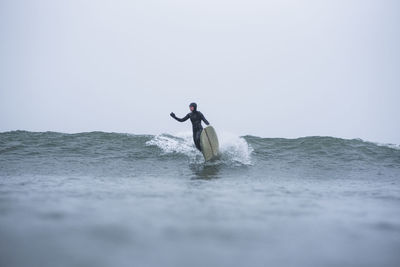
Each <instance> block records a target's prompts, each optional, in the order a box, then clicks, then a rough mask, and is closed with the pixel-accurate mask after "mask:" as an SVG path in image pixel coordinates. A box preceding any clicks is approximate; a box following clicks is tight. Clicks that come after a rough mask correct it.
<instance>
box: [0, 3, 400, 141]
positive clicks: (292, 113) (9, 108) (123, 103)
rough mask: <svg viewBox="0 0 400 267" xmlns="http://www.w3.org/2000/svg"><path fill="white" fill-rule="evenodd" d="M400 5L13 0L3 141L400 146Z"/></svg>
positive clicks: (0, 116) (4, 71)
mask: <svg viewBox="0 0 400 267" xmlns="http://www.w3.org/2000/svg"><path fill="white" fill-rule="evenodd" d="M399 47H400V1H397V0H393V1H391V0H375V1H368V0H332V1H331V0H327V1H322V0H315V1H306V0H293V1H282V0H276V1H268V0H263V1H261V0H260V1H255V0H246V1H235V0H158V1H155V0H142V1H119V0H117V1H116V0H112V1H111V0H110V1H99V0H93V1H82V0H79V1H71V0H68V1H56V0H49V1H30V0H26V1H19V0H9V1H6V0H0V131H8V130H16V129H23V130H32V131H46V130H51V131H62V132H81V131H94V130H101V131H115V132H130V133H137V134H141V133H152V134H157V133H162V132H167V133H175V132H180V131H190V130H191V126H190V123H189V122H186V123H182V124H179V123H178V122H176V121H174V120H173V119H172V118H170V117H169V113H170V112H171V111H174V112H175V113H176V114H177V115H178V116H181V117H182V116H184V115H185V114H186V113H187V112H189V109H188V104H189V103H190V102H192V101H196V102H197V103H198V105H199V110H201V111H202V112H203V113H204V115H205V116H206V118H207V119H208V120H209V121H210V122H211V123H212V124H214V126H215V127H216V128H217V131H218V130H223V131H229V132H233V133H237V134H240V135H245V134H252V135H258V136H263V137H299V136H310V135H329V136H336V137H344V138H362V139H366V140H371V141H378V142H391V143H397V144H400V119H399V118H398V116H399V114H400V107H399V99H400V49H399Z"/></svg>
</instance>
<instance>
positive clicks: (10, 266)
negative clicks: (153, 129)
mask: <svg viewBox="0 0 400 267" xmlns="http://www.w3.org/2000/svg"><path fill="white" fill-rule="evenodd" d="M217 130H218V129H217ZM217 132H218V131H217ZM218 134H219V138H220V145H221V152H222V154H221V158H220V159H219V160H218V161H216V162H212V163H205V162H204V160H203V157H202V155H201V154H200V153H199V152H198V151H196V149H195V147H194V145H193V141H192V137H191V134H190V133H183V134H178V135H169V134H162V135H157V136H152V135H134V134H122V133H104V132H89V133H78V134H64V133H56V132H27V131H12V132H4V133H0V266H2V267H14V266H27V267H36V266H37V267H47V266H48V267H58V266H60V267H71V266H85V267H90V266H93V267H103V266H104V267H105V266H115V267H118V266H122V267H125V266H126V267H128V266H129V267H132V266H134V267H141V266H152V267H153V266H154V267H156V266H157V267H158V266H171V267H179V266H182V267H187V266H191V267H192V266H194V267H196V266H230V267H235V266H238V267H239V266H246V267H250V266H274V267H279V266H296V267H298V266H300V267H301V266H304V267H310V266H341V267H342V266H352V267H354V266H363V267H365V266H379V267H383V266H393V267H395V266H396V267H398V266H400V147H399V146H398V145H386V144H377V143H372V142H366V141H363V140H360V139H353V140H347V139H340V138H334V137H304V138H298V139H283V138H260V137H255V136H243V137H239V136H235V135H233V134H229V133H222V132H221V133H220V132H218Z"/></svg>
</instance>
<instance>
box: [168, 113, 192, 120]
mask: <svg viewBox="0 0 400 267" xmlns="http://www.w3.org/2000/svg"><path fill="white" fill-rule="evenodd" d="M169 115H171V117H172V118H174V119H175V120H177V121H180V122H184V121H187V119H189V114H187V115H186V116H185V117H183V118H182V119H180V118H178V117H177V116H175V113H173V112H171V114H169Z"/></svg>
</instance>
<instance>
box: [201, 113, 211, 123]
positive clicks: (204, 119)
mask: <svg viewBox="0 0 400 267" xmlns="http://www.w3.org/2000/svg"><path fill="white" fill-rule="evenodd" d="M201 119H202V120H203V121H204V123H205V124H207V125H210V123H209V122H208V120H206V118H205V117H204V115H203V113H201Z"/></svg>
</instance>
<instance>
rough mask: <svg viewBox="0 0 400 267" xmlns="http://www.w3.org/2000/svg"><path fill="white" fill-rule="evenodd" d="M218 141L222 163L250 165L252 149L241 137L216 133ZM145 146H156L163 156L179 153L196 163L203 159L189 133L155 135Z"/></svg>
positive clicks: (226, 133)
mask: <svg viewBox="0 0 400 267" xmlns="http://www.w3.org/2000/svg"><path fill="white" fill-rule="evenodd" d="M218 139H219V144H220V152H221V161H222V163H235V164H237V163H238V164H244V165H251V153H252V152H253V149H252V147H251V146H250V145H249V144H248V143H247V142H246V140H245V139H244V138H243V137H240V136H238V135H235V134H232V133H228V132H218ZM146 145H148V146H157V147H159V148H160V149H161V150H162V152H163V153H164V154H169V153H181V154H184V155H186V156H188V157H189V158H190V159H191V160H196V161H197V159H198V160H202V158H203V157H202V155H201V153H200V152H199V151H198V150H197V149H196V147H195V146H194V143H193V137H192V133H191V132H182V133H177V134H175V135H170V134H161V135H156V136H154V137H153V139H151V140H150V141H147V142H146Z"/></svg>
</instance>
